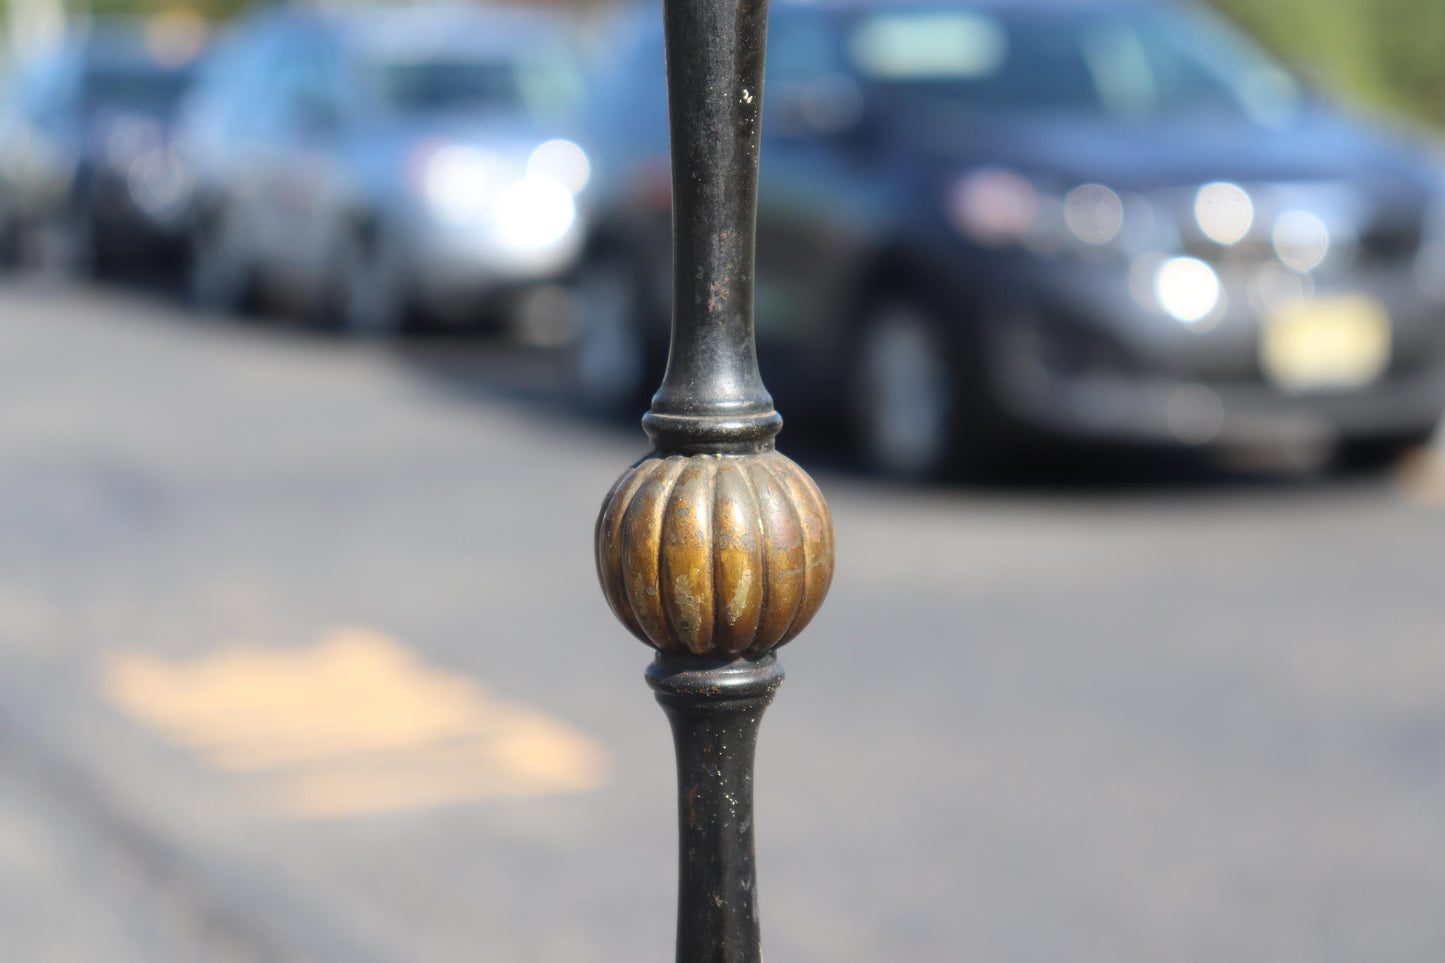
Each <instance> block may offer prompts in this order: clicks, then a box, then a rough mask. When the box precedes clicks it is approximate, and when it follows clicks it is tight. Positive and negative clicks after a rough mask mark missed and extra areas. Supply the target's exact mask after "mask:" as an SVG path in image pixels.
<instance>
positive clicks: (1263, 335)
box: [1259, 294, 1390, 391]
mask: <svg viewBox="0 0 1445 963" xmlns="http://www.w3.org/2000/svg"><path fill="white" fill-rule="evenodd" d="M1259 360H1260V365H1261V367H1263V369H1264V374H1265V377H1267V378H1269V380H1270V381H1271V382H1272V383H1273V384H1274V385H1275V386H1276V387H1278V388H1280V389H1281V390H1284V391H1320V390H1330V389H1346V388H1363V387H1364V386H1366V385H1368V384H1371V383H1373V382H1374V381H1376V380H1378V379H1379V377H1380V375H1382V374H1384V372H1385V369H1386V368H1387V367H1388V366H1389V364H1390V313H1389V311H1387V310H1386V309H1385V306H1384V305H1383V304H1381V303H1380V302H1379V301H1377V300H1375V299H1374V298H1372V297H1368V296H1366V295H1363V294H1354V295H1345V296H1341V297H1331V298H1318V299H1311V300H1302V301H1295V302H1293V303H1291V304H1288V305H1285V306H1283V307H1282V308H1280V309H1279V310H1277V311H1275V312H1274V313H1273V314H1272V315H1271V316H1269V317H1268V318H1266V319H1265V320H1264V323H1263V325H1262V326H1261V329H1260V341H1259Z"/></svg>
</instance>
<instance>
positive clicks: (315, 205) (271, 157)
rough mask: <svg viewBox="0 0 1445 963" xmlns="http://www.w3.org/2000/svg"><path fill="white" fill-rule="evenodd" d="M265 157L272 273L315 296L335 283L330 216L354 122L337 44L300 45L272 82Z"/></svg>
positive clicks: (261, 201)
mask: <svg viewBox="0 0 1445 963" xmlns="http://www.w3.org/2000/svg"><path fill="white" fill-rule="evenodd" d="M268 83H269V86H270V87H271V91H270V97H269V98H268V103H267V111H268V115H267V117H266V118H265V119H264V122H263V126H264V135H263V138H262V141H263V143H262V146H261V150H260V151H259V152H258V153H259V156H258V158H257V178H258V192H257V198H256V201H257V205H256V215H257V220H256V229H257V234H258V238H259V240H260V242H261V252H260V253H261V257H262V261H263V267H264V270H265V271H266V273H267V274H268V276H270V277H271V278H272V279H273V280H274V281H276V282H279V283H280V284H281V285H283V286H286V287H288V288H291V289H292V290H291V291H290V292H288V293H294V294H299V295H302V296H304V297H313V296H315V295H316V294H317V293H318V290H319V288H320V286H321V285H323V284H324V283H325V281H326V278H327V273H328V268H329V256H330V245H329V244H328V240H329V238H330V230H329V219H328V218H327V217H326V211H327V209H328V206H329V205H330V204H331V197H332V195H333V194H334V193H335V191H336V169H337V167H338V165H339V163H340V161H339V154H340V152H341V151H342V149H343V137H344V133H345V126H346V123H347V112H346V100H345V97H344V92H343V84H342V78H341V64H340V58H339V56H338V54H337V51H336V48H335V46H334V45H333V44H331V43H328V42H325V41H320V40H310V41H307V42H298V43H296V44H295V45H294V46H293V47H292V48H291V49H290V50H288V51H287V53H286V55H285V56H284V57H282V58H279V62H278V64H277V67H276V71H275V73H274V74H273V76H272V77H271V78H270V79H269V82H268Z"/></svg>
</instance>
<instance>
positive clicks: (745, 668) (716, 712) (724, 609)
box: [595, 0, 833, 963]
mask: <svg viewBox="0 0 1445 963" xmlns="http://www.w3.org/2000/svg"><path fill="white" fill-rule="evenodd" d="M664 19H665V24H666V38H667V75H668V101H669V111H670V119H671V121H670V122H671V130H672V169H673V178H672V181H673V258H674V270H673V320H672V345H671V350H670V352H669V355H668V364H667V373H666V375H665V376H664V377H663V382H662V387H661V388H660V389H659V390H658V392H657V394H656V395H655V396H654V397H653V399H652V407H651V410H650V411H649V412H648V413H647V414H646V415H645V416H644V417H643V428H644V429H645V430H646V432H647V434H648V437H649V438H651V440H652V443H653V451H652V453H651V454H649V455H648V456H647V457H645V458H643V459H642V460H641V461H639V462H637V464H635V465H633V466H632V467H631V468H630V469H628V471H627V472H626V473H624V474H623V476H622V477H621V478H620V479H618V481H617V484H616V485H614V486H613V488H612V491H611V492H610V493H609V494H608V496H607V499H606V501H605V502H604V503H603V506H602V512H601V514H600V515H599V516H598V519H597V529H596V533H595V535H596V553H597V571H598V576H599V578H600V580H601V582H602V590H603V593H604V594H605V595H606V596H607V601H608V603H609V604H610V605H611V606H612V611H613V613H614V614H616V616H617V618H618V619H619V620H620V621H621V622H622V624H623V625H625V626H626V627H627V628H628V629H629V630H630V631H631V632H632V633H633V634H634V635H636V636H637V637H638V638H639V639H641V640H642V641H643V642H646V643H647V644H648V645H650V646H652V647H653V648H655V649H656V650H657V656H656V659H655V661H654V662H653V664H652V666H651V667H650V668H649V669H648V672H647V680H648V683H649V684H650V685H651V686H652V688H653V690H654V692H655V693H656V695H657V700H658V702H660V703H661V704H662V707H663V709H664V710H665V711H666V712H667V716H668V720H669V721H670V723H671V724H672V731H673V740H674V745H675V747H676V753H677V773H678V833H679V853H678V866H679V873H678V907H677V921H678V922H677V960H678V963H760V961H761V959H762V950H761V946H760V941H759V935H758V905H757V883H756V870H755V867H754V854H753V793H752V779H753V753H754V747H755V746H756V744H757V734H758V725H759V723H760V721H761V719H762V715H763V710H764V709H766V708H767V706H768V704H769V703H770V702H771V701H772V698H773V693H774V692H775V691H776V690H777V688H778V686H779V685H781V684H782V681H783V670H782V667H781V666H780V665H778V663H777V660H776V658H775V657H774V655H773V654H772V652H773V650H774V649H775V648H777V647H778V646H780V645H782V644H784V643H785V642H788V641H789V640H791V639H792V638H793V637H794V636H796V635H797V634H798V633H799V632H801V631H802V630H803V628H804V626H806V625H807V624H808V621H809V620H810V619H811V618H812V617H813V615H814V614H815V613H816V612H817V611H818V608H819V606H821V605H822V603H823V597H824V596H825V595H826V594H827V591H828V586H829V584H830V583H831V581H832V578H833V527H832V520H831V518H830V517H829V514H828V507H827V505H826V503H825V502H824V501H823V496H822V494H821V493H819V491H818V488H817V486H816V485H814V484H813V480H812V479H811V478H809V477H808V475H807V473H806V472H804V471H803V470H802V469H801V468H799V467H798V466H797V465H796V464H794V463H793V462H792V461H791V460H789V459H788V458H786V457H784V456H783V455H781V454H779V453H778V452H777V451H776V450H774V447H773V442H774V438H775V437H776V436H777V434H778V432H779V430H780V429H781V428H782V418H781V417H779V415H778V413H777V412H776V411H775V410H774V409H773V400H772V397H771V396H770V395H769V394H768V392H767V389H765V388H764V387H763V382H762V378H761V377H760V375H759V373H758V363H757V353H756V349H755V343H754V336H753V251H754V237H755V233H756V227H755V221H756V211H757V169H758V123H759V118H760V116H761V112H762V94H763V92H762V79H763V54H764V48H765V43H766V33H767V0H665V6H664Z"/></svg>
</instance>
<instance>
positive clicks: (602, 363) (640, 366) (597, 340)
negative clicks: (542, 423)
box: [567, 256, 648, 414]
mask: <svg viewBox="0 0 1445 963" xmlns="http://www.w3.org/2000/svg"><path fill="white" fill-rule="evenodd" d="M573 295H574V304H575V311H576V315H575V317H576V321H575V326H574V331H573V338H572V344H571V347H570V348H569V350H568V365H567V367H568V371H567V378H568V381H569V383H570V388H571V391H572V395H573V398H574V400H575V401H576V403H577V404H578V406H579V407H582V408H583V409H584V410H587V411H591V412H595V413H599V414H619V413H621V412H623V411H624V410H626V409H627V408H628V407H629V406H631V405H635V404H637V403H638V402H639V401H640V400H641V399H642V397H643V394H644V393H645V392H646V390H647V387H648V385H647V384H646V379H647V375H648V350H647V337H646V332H645V330H644V325H645V320H644V317H643V311H644V309H643V305H642V299H641V297H640V296H639V290H638V282H637V278H636V275H635V273H634V272H633V271H632V270H631V268H630V266H629V265H628V263H627V261H626V260H624V259H623V258H621V257H617V256H609V257H601V258H597V259H594V260H591V261H589V262H587V263H585V264H583V265H582V267H581V268H579V269H578V272H577V276H576V278H575V280H574V282H573Z"/></svg>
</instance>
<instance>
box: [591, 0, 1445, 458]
mask: <svg viewBox="0 0 1445 963" xmlns="http://www.w3.org/2000/svg"><path fill="white" fill-rule="evenodd" d="M659 21H660V18H659V17H657V15H656V11H649V12H647V13H646V14H637V15H634V16H630V17H627V18H625V19H624V21H623V23H622V26H621V27H620V28H619V39H617V40H616V41H615V42H613V43H612V44H610V47H611V48H612V49H614V50H616V51H618V56H617V58H616V66H615V68H614V69H611V70H608V71H604V72H603V75H602V77H601V79H600V80H599V82H598V85H597V95H596V101H597V109H596V110H595V112H594V117H595V120H596V123H595V125H594V132H593V135H592V137H593V144H592V146H593V152H594V159H595V161H596V166H597V170H598V179H599V186H598V188H597V195H596V197H595V205H596V207H595V213H594V221H593V229H592V233H591V235H590V236H589V241H588V250H587V254H586V256H585V258H584V261H583V263H582V265H581V266H580V267H579V269H578V272H577V275H576V277H577V281H576V284H577V291H578V303H579V305H580V311H579V317H578V329H577V334H576V340H575V343H574V344H573V346H572V349H571V353H570V354H571V359H572V362H571V366H570V370H571V372H572V378H573V381H574V385H575V388H576V390H577V393H578V395H579V396H580V397H581V398H583V399H584V400H585V401H586V402H587V403H588V404H591V405H594V406H607V405H614V404H617V403H618V402H620V401H621V400H624V399H625V400H628V401H629V402H630V401H633V400H634V399H635V398H636V397H637V396H638V394H639V393H640V391H641V390H642V389H643V388H644V387H646V386H651V385H654V384H656V376H657V372H658V369H659V368H660V365H661V361H662V350H663V346H664V345H665V326H666V321H667V318H668V316H669V314H670V308H669V303H668V302H669V281H668V279H669V259H670V247H669V241H668V236H669V223H670V212H669V203H670V199H669V193H670V191H669V179H668V178H669V168H668V164H667V156H666V145H667V134H666V127H665V125H666V111H665V104H664V87H663V83H662V77H663V54H662V36H661V27H660V25H659ZM762 136H763V144H762V152H761V156H762V171H761V177H760V185H759V210H758V279H757V304H756V314H757V320H756V326H757V334H758V338H759V343H760V355H761V357H762V358H763V364H764V369H765V372H766V373H767V375H768V384H769V387H770V388H772V390H773V391H774V393H775V395H777V396H778V397H779V400H780V402H784V403H785V405H786V407H787V410H788V411H789V413H790V416H798V417H805V418H806V417H810V416H816V417H827V416H828V415H830V414H835V413H837V414H842V415H843V416H844V417H845V418H846V422H847V425H848V427H849V428H850V429H851V432H852V435H853V437H854V439H855V440H856V442H857V445H858V447H859V449H860V450H861V452H862V454H863V455H864V457H865V458H866V459H867V461H868V462H869V463H871V464H872V465H873V466H874V467H876V468H878V469H879V470H881V471H884V472H888V473H892V474H896V475H903V476H923V475H930V474H934V473H937V472H939V471H942V470H943V469H944V468H945V467H948V466H950V465H955V466H956V465H960V464H962V465H978V464H980V463H983V462H985V461H987V460H989V459H991V458H993V457H996V456H998V455H1000V454H1007V453H1009V452H1010V451H1013V450H1015V449H1016V448H1017V446H1018V445H1020V444H1022V443H1024V442H1026V441H1034V440H1037V439H1045V440H1050V439H1052V440H1057V439H1060V438H1066V439H1074V440H1082V441H1087V442H1104V441H1107V442H1123V443H1130V444H1135V443H1147V444H1155V443H1163V444H1167V445H1204V444H1217V445H1223V444H1238V443H1247V444H1259V443H1263V444H1271V445H1272V444H1278V443H1283V442H1298V443H1301V444H1326V443H1333V442H1339V443H1343V444H1344V445H1345V446H1347V448H1348V449H1349V450H1350V451H1353V452H1355V453H1360V452H1363V451H1366V450H1368V451H1370V452H1373V453H1375V454H1385V453H1390V452H1394V451H1397V450H1399V449H1400V448H1402V447H1404V446H1407V445H1412V444H1416V443H1418V442H1420V441H1421V440H1423V439H1424V438H1426V437H1427V436H1428V435H1429V433H1430V432H1431V431H1432V430H1433V429H1434V426H1435V424H1436V422H1437V420H1438V418H1439V416H1440V413H1441V409H1442V407H1445V393H1442V375H1441V372H1442V355H1445V311H1442V299H1445V290H1442V288H1445V285H1442V284H1441V281H1440V277H1442V276H1445V274H1442V273H1441V272H1442V271H1445V266H1442V265H1445V259H1441V258H1440V257H1439V252H1441V251H1442V250H1445V193H1442V186H1441V179H1440V176H1439V172H1438V171H1437V170H1436V169H1435V168H1434V167H1433V166H1432V164H1431V162H1430V161H1429V159H1428V157H1427V155H1426V154H1425V153H1424V152H1422V151H1421V150H1420V149H1418V148H1417V147H1415V146H1413V145H1411V144H1409V143H1407V142H1405V141H1404V140H1403V139H1401V138H1399V137H1397V136H1395V135H1393V134H1390V133H1386V132H1385V131H1384V130H1382V129H1378V128H1375V127H1372V126H1371V125H1370V124H1368V123H1366V122H1364V121H1362V120H1361V119H1359V118H1355V117H1352V116H1349V115H1348V114H1346V113H1344V112H1342V111H1341V110H1340V109H1338V108H1337V107H1335V106H1332V105H1331V104H1330V103H1328V102H1327V101H1326V100H1325V99H1324V98H1323V97H1321V96H1319V95H1318V94H1316V93H1313V92H1312V91H1310V90H1308V89H1307V88H1306V87H1305V85H1304V84H1302V83H1301V82H1300V81H1299V80H1297V79H1296V78H1295V77H1294V76H1292V75H1291V74H1290V73H1289V72H1288V71H1287V70H1286V69H1285V68H1283V67H1282V66H1280V65H1279V64H1278V63H1276V62H1275V61H1273V60H1272V59H1270V58H1269V57H1268V56H1266V55H1265V54H1263V53H1261V52H1260V51H1259V50H1257V49H1256V48H1255V47H1253V46H1252V45H1251V44H1250V43H1249V42H1247V41H1246V40H1244V39H1243V38H1242V37H1240V36H1239V35H1237V34H1236V33H1235V32H1234V31H1233V30H1232V29H1230V28H1229V27H1228V26H1226V25H1225V24H1224V23H1223V22H1222V21H1221V20H1220V19H1218V18H1217V17H1216V16H1214V15H1212V14H1210V13H1208V12H1207V11H1205V10H1204V9H1201V8H1199V7H1197V6H1193V5H1189V4H1185V3H1173V2H1158V3H1150V2H1127V0H1124V2H1120V0H1080V2H1069V3H1062V2H1057V0H1008V2H1004V0H977V2H974V0H963V2H960V0H934V2H926V3H918V2H911V3H898V2H887V3H885V2H882V0H841V2H837V3H827V4H817V3H806V2H787V0H781V2H778V3H776V4H775V5H774V9H773V13H772V23H771V29H770V35H769V40H768V67H767V83H766V90H765V96H764V105H763V128H762Z"/></svg>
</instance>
